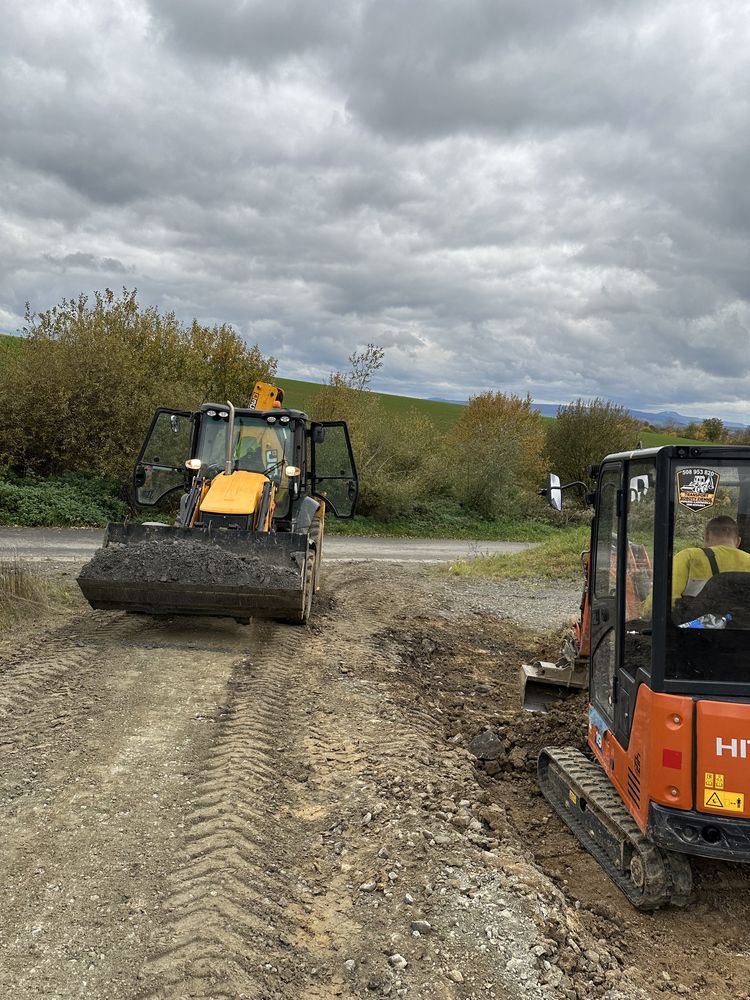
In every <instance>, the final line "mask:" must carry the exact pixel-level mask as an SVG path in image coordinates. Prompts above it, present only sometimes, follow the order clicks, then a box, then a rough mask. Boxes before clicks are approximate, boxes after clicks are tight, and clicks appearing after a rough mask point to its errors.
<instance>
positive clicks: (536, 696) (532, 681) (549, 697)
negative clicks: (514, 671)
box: [521, 660, 588, 713]
mask: <svg viewBox="0 0 750 1000" xmlns="http://www.w3.org/2000/svg"><path fill="white" fill-rule="evenodd" d="M586 687H588V676H587V668H586V663H585V661H575V662H565V663H563V664H558V663H548V662H546V661H545V660H537V662H536V663H534V664H528V663H524V665H523V666H522V667H521V706H522V708H523V709H524V710H525V711H527V712H541V713H546V712H549V710H550V708H551V706H553V705H555V704H557V703H558V702H559V701H562V700H563V699H564V698H567V697H569V696H570V695H571V694H575V693H576V692H577V691H582V690H584V689H585V688H586Z"/></svg>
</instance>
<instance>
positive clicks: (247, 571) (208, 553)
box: [80, 539, 300, 589]
mask: <svg viewBox="0 0 750 1000" xmlns="http://www.w3.org/2000/svg"><path fill="white" fill-rule="evenodd" d="M274 558H275V554H274V553H273V552H269V553H267V554H266V555H265V556H260V555H258V554H257V553H252V554H250V553H249V554H248V555H237V554H236V553H234V552H228V551H227V550H226V549H222V548H219V546H218V545H209V544H203V543H201V542H191V541H186V540H183V539H177V540H174V541H159V542H138V543H136V544H135V545H124V546H113V545H110V546H108V547H107V548H106V549H100V550H99V552H97V553H96V555H95V556H94V558H93V559H92V560H91V561H90V562H88V563H87V564H86V565H85V566H84V567H83V569H82V570H81V574H80V578H81V579H83V580H107V581H114V580H121V581H122V582H123V583H182V584H194V585H206V584H208V585H209V586H216V587H265V588H273V589H281V588H298V587H299V585H300V572H299V570H298V569H297V568H296V567H294V566H279V565H278V564H274V562H273V561H272V560H274Z"/></svg>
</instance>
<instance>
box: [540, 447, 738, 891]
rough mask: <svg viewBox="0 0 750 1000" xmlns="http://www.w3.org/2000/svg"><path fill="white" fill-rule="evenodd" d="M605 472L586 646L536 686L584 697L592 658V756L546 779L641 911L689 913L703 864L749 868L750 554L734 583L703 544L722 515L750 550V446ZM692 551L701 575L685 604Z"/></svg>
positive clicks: (554, 498) (612, 463) (552, 494)
mask: <svg viewBox="0 0 750 1000" xmlns="http://www.w3.org/2000/svg"><path fill="white" fill-rule="evenodd" d="M592 475H593V477H594V478H595V479H596V490H595V492H594V493H593V494H592V495H591V496H590V498H589V499H590V500H592V501H593V504H594V510H595V516H594V520H593V523H592V529H591V545H590V550H589V554H588V558H587V573H586V583H585V587H584V599H583V602H582V612H581V620H580V623H579V627H578V632H577V637H578V638H577V640H576V642H577V648H576V649H574V650H573V654H572V658H571V657H569V659H568V662H567V663H563V664H561V665H559V666H558V667H557V668H556V667H555V665H553V664H546V665H542V666H543V667H544V666H546V667H547V668H548V669H547V670H546V672H544V673H543V674H542V675H541V676H539V671H538V670H537V673H536V674H534V676H533V679H532V682H533V683H534V684H535V685H538V686H543V685H544V684H545V683H547V684H550V685H555V684H556V683H558V682H559V681H560V680H562V686H563V687H570V686H576V681H577V676H576V675H575V669H574V668H575V667H576V661H578V675H580V673H581V670H582V669H583V670H584V675H587V680H588V690H589V712H588V746H589V750H590V753H591V756H592V757H593V759H591V758H590V757H589V756H587V755H584V754H583V753H581V752H580V751H579V750H577V749H574V748H570V747H568V748H550V747H547V748H545V749H544V750H543V751H542V752H541V754H540V756H539V761H538V776H539V782H540V785H541V789H542V791H543V793H544V795H545V797H546V798H547V799H548V800H549V802H550V803H551V805H552V806H553V807H554V809H555V810H556V811H557V813H558V814H559V815H560V817H561V818H562V819H563V820H564V821H565V823H566V824H567V825H568V826H569V827H570V829H571V830H572V831H573V833H575V835H576V836H577V837H578V838H579V840H580V841H581V843H582V844H583V845H584V846H585V847H586V849H587V850H588V851H589V852H590V853H591V854H592V855H593V856H594V857H595V858H596V859H597V861H598V862H599V863H600V864H601V866H602V867H603V868H604V870H605V871H606V873H607V874H608V875H609V877H610V878H611V879H612V880H613V881H614V882H615V884H616V885H617V886H618V887H619V888H620V889H621V890H622V891H623V892H624V893H625V895H626V896H627V897H628V899H629V900H630V902H631V903H632V904H633V905H634V906H635V907H637V908H638V909H640V910H654V909H657V908H658V907H661V906H664V905H666V904H669V903H671V904H673V905H677V906H684V905H685V904H686V903H687V901H688V899H689V896H690V891H691V887H692V875H691V869H690V861H689V856H691V855H692V856H703V857H710V858H719V859H726V860H731V861H742V862H748V861H750V572H747V571H737V569H738V567H743V566H744V567H746V566H747V565H750V559H748V560H745V559H744V557H743V556H742V555H741V554H739V553H736V552H735V553H734V554H733V555H732V553H731V552H730V556H732V557H731V558H730V559H729V563H728V564H729V565H731V567H732V570H733V571H731V572H722V571H721V558H719V559H717V558H716V551H714V550H709V549H707V548H704V545H705V542H704V533H705V528H706V525H708V524H709V523H710V522H711V521H712V520H713V519H714V518H716V517H721V519H722V522H724V524H725V525H726V523H729V524H730V525H731V523H732V521H733V522H736V525H737V532H736V536H735V540H736V541H738V546H737V547H738V548H740V549H744V550H745V551H750V448H746V447H702V446H695V447H691V446H685V447H683V446H677V445H670V446H667V447H663V448H653V449H649V450H642V451H634V452H627V453H622V454H616V455H609V456H608V457H607V458H606V459H604V461H603V462H602V464H601V465H600V466H598V467H596V468H595V469H593V470H592ZM565 488H566V487H565V486H561V485H560V480H559V479H558V478H557V477H554V476H551V477H550V481H549V485H548V488H547V490H546V491H542V492H546V493H547V494H548V497H549V500H550V503H551V504H552V506H553V507H555V508H556V509H558V510H559V509H561V507H562V490H563V489H565ZM729 518H731V519H732V520H731V521H728V519H729ZM711 530H712V529H711V528H710V527H709V533H710V532H711ZM686 548H690V549H692V550H693V552H692V553H691V554H686V556H688V555H689V558H690V560H691V565H695V566H698V567H699V570H698V571H696V572H695V573H694V574H693V575H694V576H695V577H696V579H694V580H691V582H690V586H689V587H687V588H685V590H683V592H682V594H678V593H676V588H675V587H673V582H672V575H673V566H674V565H675V562H674V560H675V557H676V556H677V555H678V553H679V552H680V551H681V550H683V549H686ZM728 548H729V547H728ZM701 549H702V550H703V552H701V551H700V550H701ZM712 554H713V558H712ZM685 561H686V560H685V557H680V558H679V559H678V563H679V564H681V563H682V562H685ZM704 562H705V566H704ZM700 567H702V568H700ZM676 579H677V577H676ZM538 666H539V665H538ZM526 669H527V670H528V668H526ZM556 669H558V670H562V672H563V673H562V676H556V675H555V670H556ZM566 671H567V673H566ZM571 678H573V683H572V684H571Z"/></svg>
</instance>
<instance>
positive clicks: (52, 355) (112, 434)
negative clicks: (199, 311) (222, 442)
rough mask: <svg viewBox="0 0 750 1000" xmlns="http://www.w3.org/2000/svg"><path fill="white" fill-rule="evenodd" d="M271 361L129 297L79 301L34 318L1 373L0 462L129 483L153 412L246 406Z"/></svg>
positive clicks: (218, 331) (271, 369) (229, 334)
mask: <svg viewBox="0 0 750 1000" xmlns="http://www.w3.org/2000/svg"><path fill="white" fill-rule="evenodd" d="M275 370H276V361H275V359H273V358H264V357H263V356H262V355H261V353H260V350H259V349H258V347H257V346H256V347H248V346H247V345H246V344H245V343H244V341H243V340H242V339H241V338H240V337H239V335H238V334H237V333H235V332H234V330H232V329H231V328H230V327H228V326H214V327H204V326H201V325H200V324H198V323H196V322H194V323H193V324H192V325H191V326H190V327H189V328H186V327H184V326H182V325H181V324H180V323H179V322H178V321H177V319H176V317H175V316H174V314H173V313H167V314H165V315H162V314H160V313H159V311H158V310H157V309H156V308H153V307H152V308H148V309H141V307H140V306H139V304H138V301H137V297H136V292H135V291H132V292H131V291H127V290H125V289H124V290H123V293H122V296H121V297H119V298H117V297H116V296H115V295H114V294H113V292H111V291H110V290H109V289H107V290H105V291H104V292H102V293H100V292H97V293H96V295H95V297H94V301H93V303H89V301H88V299H87V298H86V296H84V295H81V296H80V297H79V298H78V299H76V300H73V299H71V300H66V299H63V300H62V302H61V303H60V304H59V305H57V306H55V307H54V308H52V309H50V310H48V311H47V312H43V313H40V314H38V315H32V314H31V313H30V312H29V311H28V309H27V315H26V327H25V329H24V337H23V338H22V342H21V346H20V348H19V349H17V350H14V351H12V352H7V353H6V356H5V358H4V364H3V366H2V370H1V371H0V412H1V413H2V414H3V427H2V436H0V462H4V463H6V464H8V465H10V466H11V467H13V468H15V469H16V470H19V471H24V472H25V471H28V470H30V471H32V472H34V473H36V474H40V475H55V474H58V473H61V472H65V471H70V470H73V471H82V472H88V473H97V474H99V475H101V476H104V477H106V478H113V479H116V480H118V481H119V482H124V481H125V480H126V479H127V478H129V475H130V471H131V469H132V467H133V463H134V461H135V457H136V454H137V452H138V449H139V447H140V444H141V441H142V439H143V435H144V434H145V432H146V428H147V427H148V423H149V420H150V419H151V415H152V413H153V411H154V410H155V409H156V407H157V406H174V407H175V408H181V409H187V410H192V409H194V408H195V407H196V406H198V405H200V403H202V402H205V401H207V400H208V399H211V398H213V400H216V401H219V402H221V401H223V400H225V399H232V400H237V401H240V402H245V401H246V400H248V399H249V397H250V392H251V390H252V387H253V383H254V382H255V381H256V379H258V378H263V379H265V378H269V377H273V374H274V373H275Z"/></svg>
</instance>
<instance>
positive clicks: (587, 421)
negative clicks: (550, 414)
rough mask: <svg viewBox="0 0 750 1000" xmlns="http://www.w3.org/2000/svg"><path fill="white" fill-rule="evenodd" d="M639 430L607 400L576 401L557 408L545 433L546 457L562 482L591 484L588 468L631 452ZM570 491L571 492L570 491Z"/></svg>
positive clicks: (623, 410) (635, 421) (617, 406)
mask: <svg viewBox="0 0 750 1000" xmlns="http://www.w3.org/2000/svg"><path fill="white" fill-rule="evenodd" d="M640 433H641V432H640V427H639V424H638V421H637V420H635V419H634V418H633V417H631V415H630V414H629V413H628V411H627V410H626V409H625V407H624V406H619V405H618V404H617V403H613V402H611V401H610V400H608V399H601V398H599V397H597V398H595V399H589V400H583V399H577V400H575V402H573V403H569V404H568V405H566V406H560V407H559V408H558V410H557V416H556V417H555V419H554V420H552V421H550V423H549V427H548V430H547V445H546V456H547V462H548V463H549V468H550V469H551V470H552V471H554V472H556V473H557V474H558V475H559V476H560V478H561V479H562V480H563V482H573V481H575V480H582V481H584V482H587V483H588V484H589V485H593V481H592V480H591V479H590V477H589V476H588V475H587V469H588V467H589V466H590V465H596V464H597V463H599V462H601V460H602V459H603V458H604V457H605V455H609V454H611V453H613V452H618V451H630V450H631V449H633V448H635V447H636V444H637V442H638V440H639V435H640ZM571 492H572V491H571Z"/></svg>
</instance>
